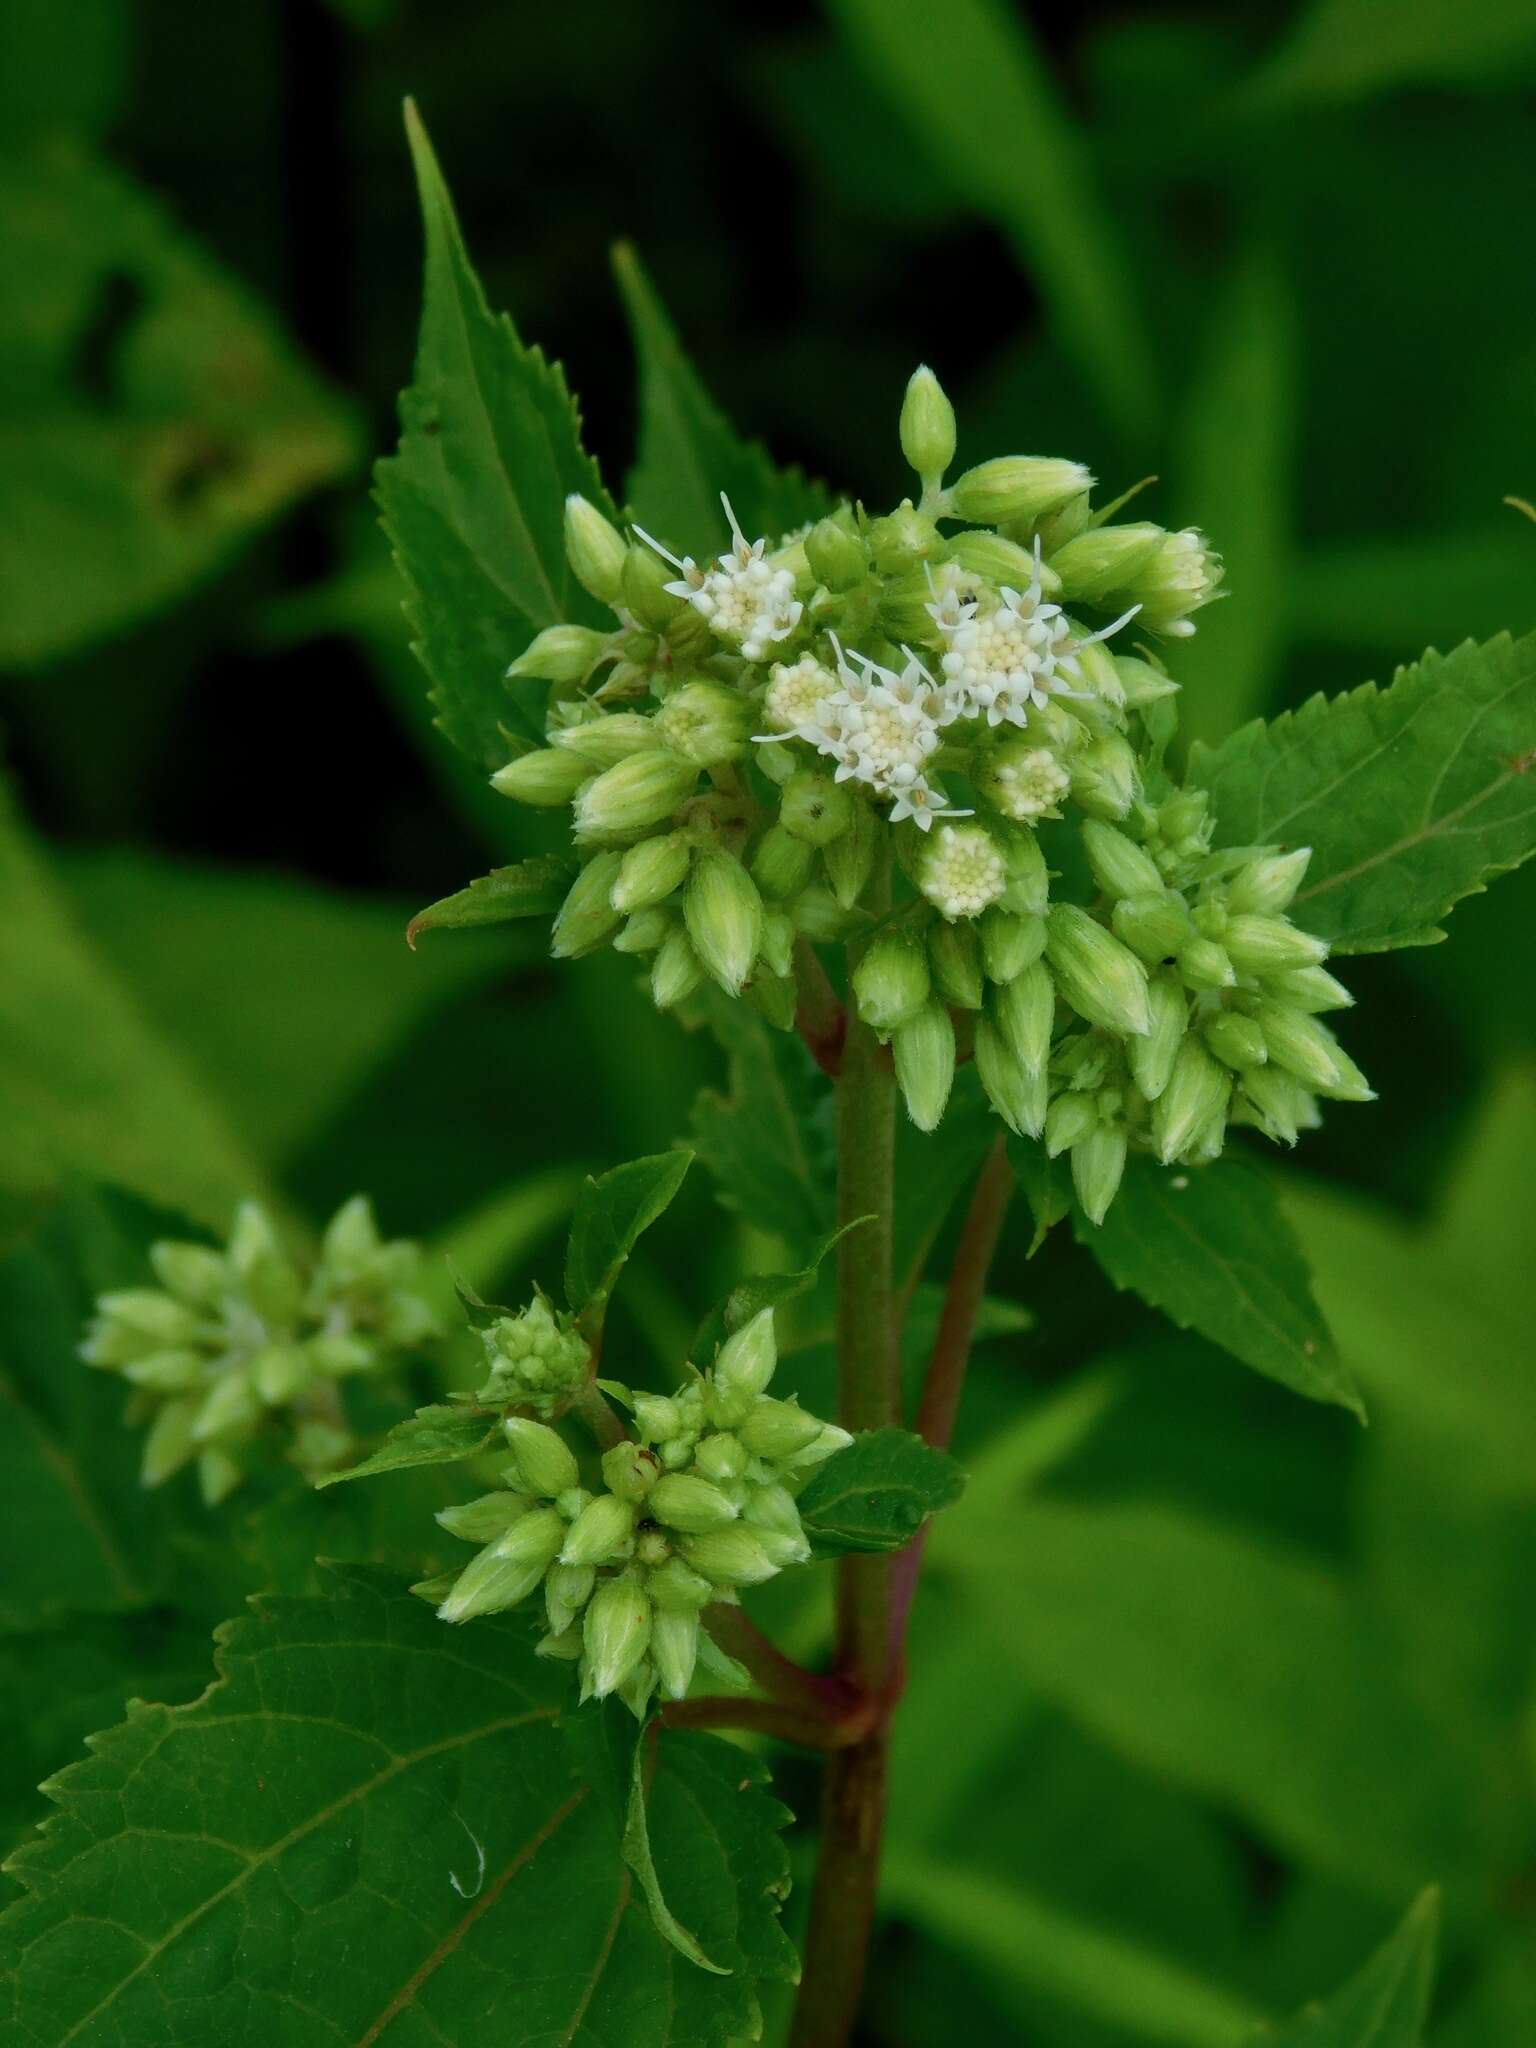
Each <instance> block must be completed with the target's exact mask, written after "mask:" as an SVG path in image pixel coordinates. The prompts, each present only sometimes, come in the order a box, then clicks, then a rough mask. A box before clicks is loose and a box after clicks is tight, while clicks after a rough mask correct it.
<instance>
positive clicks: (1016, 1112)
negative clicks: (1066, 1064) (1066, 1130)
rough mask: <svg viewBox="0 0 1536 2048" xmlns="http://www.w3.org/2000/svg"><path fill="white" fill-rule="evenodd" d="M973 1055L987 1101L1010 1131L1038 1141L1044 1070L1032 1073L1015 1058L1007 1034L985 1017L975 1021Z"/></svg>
mask: <svg viewBox="0 0 1536 2048" xmlns="http://www.w3.org/2000/svg"><path fill="white" fill-rule="evenodd" d="M972 1051H973V1056H974V1058H975V1061H976V1074H977V1078H978V1079H979V1080H980V1082H981V1085H982V1089H983V1091H984V1092H985V1094H986V1098H987V1100H988V1101H989V1102H990V1103H991V1105H992V1107H993V1108H994V1109H995V1110H996V1111H997V1113H998V1115H999V1116H1000V1117H1001V1118H1002V1120H1003V1122H1004V1123H1005V1124H1006V1125H1007V1126H1008V1128H1009V1130H1011V1131H1017V1132H1018V1133H1019V1134H1020V1135H1021V1136H1027V1137H1031V1138H1038V1137H1039V1135H1040V1133H1041V1131H1042V1129H1043V1128H1044V1126H1045V1111H1046V1102H1047V1099H1048V1096H1049V1092H1050V1085H1049V1080H1048V1077H1047V1075H1046V1071H1045V1069H1044V1067H1043V1066H1042V1067H1039V1068H1037V1069H1036V1070H1035V1071H1034V1072H1033V1073H1031V1071H1030V1070H1029V1068H1028V1067H1026V1066H1025V1065H1024V1064H1023V1062H1022V1061H1021V1060H1020V1059H1019V1058H1018V1057H1017V1055H1016V1054H1015V1052H1014V1050H1013V1047H1012V1045H1011V1044H1010V1043H1009V1041H1008V1037H1007V1035H1006V1033H1005V1032H1004V1031H1003V1030H1002V1028H1001V1027H1000V1026H999V1025H998V1024H997V1023H995V1022H994V1021H993V1019H992V1018H991V1017H989V1016H987V1015H985V1014H983V1015H982V1016H980V1017H978V1018H977V1019H976V1025H975V1032H974V1035H973V1039H972Z"/></svg>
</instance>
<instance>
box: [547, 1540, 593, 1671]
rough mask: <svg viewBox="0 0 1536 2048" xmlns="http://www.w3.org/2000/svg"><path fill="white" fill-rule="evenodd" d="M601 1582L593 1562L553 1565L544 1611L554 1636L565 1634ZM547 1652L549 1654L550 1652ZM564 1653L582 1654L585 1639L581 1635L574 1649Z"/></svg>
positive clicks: (549, 1572) (548, 1580) (550, 1570)
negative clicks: (590, 1563) (581, 1638)
mask: <svg viewBox="0 0 1536 2048" xmlns="http://www.w3.org/2000/svg"><path fill="white" fill-rule="evenodd" d="M596 1584H597V1573H596V1572H595V1571H594V1570H593V1569H592V1567H591V1565H589V1564H560V1563H558V1562H557V1563H555V1564H552V1565H551V1566H550V1568H549V1570H548V1571H547V1572H546V1573H545V1574H544V1611H545V1613H546V1615H547V1616H548V1618H549V1632H550V1634H551V1635H553V1636H564V1635H565V1633H566V1631H567V1630H568V1629H569V1628H570V1626H571V1624H572V1622H573V1621H574V1620H575V1619H576V1617H577V1615H578V1614H580V1612H581V1610H582V1609H583V1607H585V1606H586V1604H587V1602H588V1601H589V1600H590V1599H591V1597H592V1588H593V1587H594V1586H595V1585H596ZM546 1654H548V1653H547V1652H546ZM561 1654H562V1655H571V1656H578V1657H579V1656H580V1654H581V1640H580V1638H579V1637H578V1638H577V1640H576V1647H575V1650H574V1651H564V1652H562V1653H561Z"/></svg>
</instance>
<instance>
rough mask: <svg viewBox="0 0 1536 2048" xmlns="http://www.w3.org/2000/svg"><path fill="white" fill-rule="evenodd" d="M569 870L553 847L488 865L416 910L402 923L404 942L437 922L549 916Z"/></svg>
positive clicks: (449, 925)
mask: <svg viewBox="0 0 1536 2048" xmlns="http://www.w3.org/2000/svg"><path fill="white" fill-rule="evenodd" d="M574 873H575V869H574V867H573V865H572V863H571V862H570V861H568V860H566V859H564V858H563V857H562V856H561V855H560V854H557V853H541V854H536V855H535V856H534V858H533V859H532V860H520V861H518V862H516V863H515V865H513V866H512V867H509V868H492V870H491V872H490V873H489V874H488V875H481V876H480V877H479V878H478V879H477V880H476V881H473V882H471V883H470V885H469V887H468V888H467V889H459V890H456V891H455V893H454V894H453V895H452V896H444V897H443V898H442V899H441V901H439V902H437V903H429V904H428V906H427V908H426V909H425V910H418V911H417V913H416V915H415V916H414V917H413V918H412V919H411V921H410V923H409V924H408V925H407V926H406V928H405V937H406V942H407V944H408V945H410V946H414V945H415V944H416V941H417V939H418V938H419V937H420V936H421V934H422V933H423V932H430V931H436V930H438V929H439V928H440V927H441V928H442V929H444V930H455V929H456V930H462V929H463V927H464V926H465V925H477V924H506V923H508V922H509V921H510V920H511V919H513V918H518V917H550V916H552V915H553V914H554V912H555V911H557V910H558V909H559V908H560V905H561V904H562V903H563V902H564V900H565V896H566V892H567V890H568V889H569V888H570V886H571V878H572V876H573V875H574Z"/></svg>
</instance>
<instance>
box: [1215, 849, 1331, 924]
mask: <svg viewBox="0 0 1536 2048" xmlns="http://www.w3.org/2000/svg"><path fill="white" fill-rule="evenodd" d="M1311 858H1312V849H1311V847H1310V846H1298V847H1296V848H1294V849H1293V850H1292V851H1291V852H1290V853H1261V854H1260V855H1258V857H1257V858H1256V859H1254V860H1251V861H1249V863H1248V865H1247V866H1246V867H1242V868H1239V869H1238V871H1237V873H1236V874H1235V875H1234V876H1233V877H1232V879H1231V881H1230V882H1228V884H1227V902H1228V904H1229V905H1230V907H1231V908H1232V909H1233V910H1239V911H1252V912H1253V913H1254V914H1255V915H1256V916H1259V917H1274V916H1276V915H1277V914H1278V913H1279V912H1280V911H1282V910H1286V909H1289V907H1290V904H1291V900H1292V898H1293V897H1294V896H1295V894H1296V891H1297V890H1298V889H1299V888H1300V887H1301V882H1302V877H1303V876H1304V875H1305V874H1306V872H1307V863H1308V862H1309V861H1310V860H1311Z"/></svg>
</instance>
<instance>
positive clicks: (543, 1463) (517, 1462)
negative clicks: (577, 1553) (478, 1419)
mask: <svg viewBox="0 0 1536 2048" xmlns="http://www.w3.org/2000/svg"><path fill="white" fill-rule="evenodd" d="M501 1426H502V1430H503V1431H504V1433H505V1435H506V1439H507V1442H508V1443H509V1444H510V1445H511V1447H512V1462H513V1465H514V1467H515V1468H516V1471H517V1475H518V1478H519V1480H520V1482H521V1485H522V1489H523V1491H524V1492H525V1493H531V1494H532V1495H533V1496H534V1498H535V1499H536V1500H553V1499H554V1498H555V1496H556V1494H560V1493H564V1492H565V1490H566V1488H567V1487H570V1486H575V1485H577V1484H578V1483H579V1482H580V1479H581V1474H580V1472H579V1471H578V1469H577V1465H576V1460H575V1458H574V1457H573V1456H572V1454H571V1449H570V1446H569V1445H568V1444H567V1443H566V1441H565V1439H564V1438H563V1437H562V1436H560V1435H559V1434H558V1432H557V1431H555V1430H553V1429H551V1428H550V1427H549V1425H548V1423H547V1422H532V1421H530V1420H529V1418H528V1417H527V1416H526V1415H509V1416H508V1417H507V1418H506V1420H505V1421H504V1422H503V1423H502V1425H501ZM562 1533H563V1532H562ZM555 1547H556V1549H558V1548H559V1545H558V1544H557V1545H556V1546H555Z"/></svg>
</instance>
